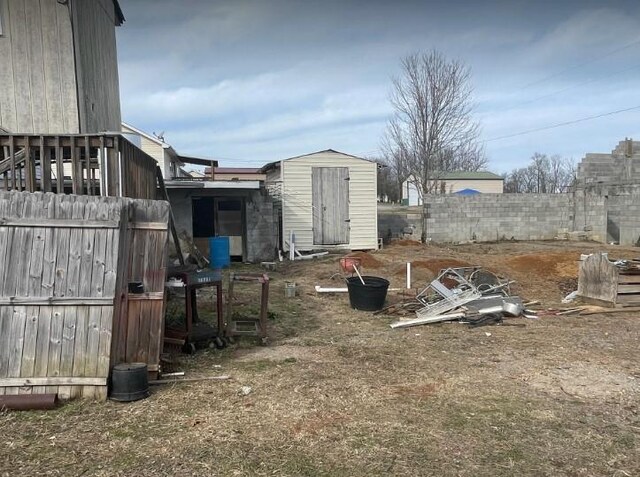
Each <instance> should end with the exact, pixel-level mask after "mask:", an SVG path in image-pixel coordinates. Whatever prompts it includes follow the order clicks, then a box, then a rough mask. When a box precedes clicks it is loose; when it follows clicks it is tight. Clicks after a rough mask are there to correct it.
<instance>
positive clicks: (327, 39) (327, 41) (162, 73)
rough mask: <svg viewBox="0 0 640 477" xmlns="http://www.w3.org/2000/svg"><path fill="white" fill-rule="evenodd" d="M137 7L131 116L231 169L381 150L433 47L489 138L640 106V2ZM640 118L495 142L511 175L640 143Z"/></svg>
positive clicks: (122, 52)
mask: <svg viewBox="0 0 640 477" xmlns="http://www.w3.org/2000/svg"><path fill="white" fill-rule="evenodd" d="M121 4H122V7H123V9H124V12H125V16H126V17H127V22H126V23H125V24H124V25H123V27H121V28H119V29H118V48H119V58H120V77H121V93H122V103H123V115H124V118H125V120H127V121H130V122H132V123H133V124H135V125H137V126H138V127H141V128H143V129H146V130H150V131H151V130H165V131H166V137H167V140H168V141H169V142H171V143H172V144H173V145H174V146H175V147H176V148H177V149H178V150H180V151H182V152H184V153H191V154H203V155H207V156H209V157H221V158H229V160H228V161H223V163H226V164H227V165H230V164H232V161H231V160H230V159H239V160H240V161H238V163H243V164H244V163H247V164H249V163H255V164H259V163H262V162H264V161H267V160H272V159H277V158H278V157H289V156H293V155H296V154H301V153H306V152H310V151H313V150H317V149H324V148H327V147H333V148H336V149H340V150H344V151H345V152H350V153H353V154H364V153H367V154H371V153H375V151H376V150H377V149H378V146H379V143H380V136H381V134H382V132H383V130H384V124H385V118H386V117H387V115H388V114H389V112H390V105H389V103H388V100H387V98H388V92H389V88H390V78H391V76H392V75H394V74H397V73H398V66H399V59H400V58H401V57H402V56H403V55H405V54H407V53H409V52H412V51H417V50H426V49H429V48H438V49H441V50H442V51H443V52H445V53H446V54H447V55H450V56H452V57H456V58H458V59H461V60H463V61H465V62H467V63H468V64H469V65H470V67H471V68H472V71H473V74H474V85H475V91H476V99H477V104H478V106H477V114H478V117H479V118H480V119H481V120H482V124H483V134H484V138H485V139H488V138H492V137H497V136H503V135H508V134H512V133H514V132H518V131H522V130H527V129H533V128H536V127H540V126H545V125H548V124H555V123H559V122H562V121H566V120H571V119H576V118H578V117H582V116H590V115H593V114H598V113H602V112H606V111H611V110H615V109H622V108H623V107H629V106H633V105H640V88H638V86H639V84H638V83H639V78H640V76H639V75H638V73H639V72H640V70H637V69H635V70H634V69H632V67H633V66H634V64H637V65H639V66H640V48H639V46H640V44H639V45H635V48H634V47H628V48H626V49H622V50H620V51H617V52H615V53H611V52H612V51H613V50H616V49H619V48H620V47H622V46H624V45H627V44H629V43H631V42H633V41H636V40H638V39H640V6H639V5H638V4H637V2H635V1H632V0H630V1H627V2H623V1H619V2H607V6H606V8H602V2H599V1H595V0H594V1H591V0H585V1H579V2H578V1H576V2H572V1H563V2H550V1H549V2H544V1H542V2H541V1H537V2H527V1H524V0H521V1H504V2H493V3H488V2H471V1H468V2H418V1H401V2H384V1H366V2H365V1H351V2H345V1H343V2H338V1H323V2H320V1H293V0H274V1H269V2H265V1H257V0H255V1H216V2H210V1H195V0H188V1H181V2H175V1H169V0H156V1H150V0H149V1H147V0H129V1H127V0H121ZM610 53H611V54H610ZM572 67H573V68H572ZM605 77H606V78H605ZM544 78H549V79H548V80H546V81H542V82H539V83H536V81H537V80H540V79H544ZM587 80H592V81H591V82H588V83H586V84H581V83H585V81H587ZM531 83H535V84H531ZM561 90H564V91H562V92H561V93H558V91H561ZM639 118H640V112H635V113H627V114H624V115H620V116H612V117H609V118H606V119H605V118H603V119H600V120H596V121H593V122H588V123H581V124H580V125H575V126H570V127H567V128H558V129H554V130H551V131H546V132H541V133H536V134H532V135H529V136H520V137H518V138H512V139H508V140H502V141H495V142H489V143H487V146H486V148H487V153H488V155H489V158H490V160H491V165H492V167H493V168H494V169H496V170H498V171H504V170H507V169H509V168H512V167H515V166H518V165H520V164H522V163H523V162H525V161H526V160H527V158H528V157H529V156H530V155H531V154H532V153H533V152H534V151H543V152H548V153H561V154H565V155H569V156H574V157H576V158H579V157H581V156H582V155H583V154H584V153H585V152H587V151H599V150H603V151H607V150H610V149H611V148H612V147H613V146H614V145H615V143H616V142H617V141H618V140H619V139H621V138H623V137H624V136H631V135H634V134H635V135H636V136H637V137H640V130H639V128H640V126H638V124H639V123H640V121H638V119H639Z"/></svg>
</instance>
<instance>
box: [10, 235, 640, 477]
mask: <svg viewBox="0 0 640 477" xmlns="http://www.w3.org/2000/svg"><path fill="white" fill-rule="evenodd" d="M606 249H607V247H605V246H601V245H596V244H591V243H579V244H578V243H562V242H537V243H512V242H505V243H496V244H474V245H465V246H456V247H448V248H446V247H437V246H429V247H423V246H421V245H415V244H406V243H405V244H404V245H402V242H401V243H400V244H396V245H394V246H391V247H389V248H386V249H385V250H382V251H380V252H376V253H372V254H367V255H364V256H363V257H364V258H363V260H364V266H365V272H366V273H367V274H371V275H378V276H384V277H387V278H389V279H390V280H391V282H392V286H397V287H401V286H403V285H404V267H405V265H404V264H405V262H406V261H407V260H411V261H412V262H413V264H414V283H415V284H418V283H421V284H424V283H426V281H427V280H429V279H431V278H432V277H433V276H434V275H435V274H436V273H437V271H438V269H439V268H442V267H443V266H448V265H461V264H472V265H482V266H485V267H486V268H488V269H489V270H491V271H493V272H496V273H500V274H503V275H504V276H508V277H509V278H511V279H513V280H517V282H518V283H517V284H516V285H514V287H513V289H512V291H513V292H514V293H518V294H520V295H521V296H522V297H524V298H525V299H528V300H541V301H542V305H541V306H538V307H537V309H540V310H542V309H545V308H548V307H554V306H558V305H559V301H560V299H561V298H562V297H563V296H564V295H565V294H566V293H568V292H569V291H571V290H572V289H574V288H575V284H576V281H577V267H578V265H577V259H578V258H579V255H580V253H589V252H593V251H598V250H606ZM609 252H610V256H612V257H620V258H632V257H637V256H640V250H639V249H624V248H620V247H615V248H613V247H610V248H609ZM338 258H339V257H338V256H332V257H330V258H328V259H325V260H322V261H311V262H300V263H294V264H285V265H283V266H282V268H281V269H279V270H278V271H277V272H275V273H272V274H271V275H272V279H273V281H272V290H271V291H272V294H271V298H272V299H271V311H272V319H271V320H270V336H271V340H270V344H269V346H266V347H259V346H255V345H254V344H253V343H250V342H242V343H239V344H237V345H234V346H233V347H231V348H228V349H226V350H223V351H216V350H204V351H200V352H199V353H198V354H196V355H195V356H192V357H188V356H182V357H181V358H180V362H179V364H178V365H177V366H176V367H177V368H179V369H183V370H186V371H187V373H188V374H189V375H190V376H198V375H212V374H228V375H230V376H231V379H229V380H227V381H221V382H211V381H208V382H200V383H189V384H187V383H183V384H178V385H172V386H163V387H157V388H156V389H154V390H153V391H154V392H153V394H152V396H151V397H150V398H148V399H146V400H143V401H139V402H136V403H132V404H119V403H115V402H106V403H87V402H72V403H69V404H67V405H65V406H63V407H61V408H60V409H58V410H55V411H49V412H21V413H17V412H14V413H4V414H0V475H3V476H4V475H6V476H14V475H29V476H31V475H63V476H73V475H104V476H112V475H122V476H125V475H127V476H131V475H133V476H138V475H141V476H144V475H149V476H151V475H154V476H156V475H221V476H244V475H259V476H267V475H268V476H274V475H275V476H320V475H330V476H373V475H400V476H418V475H425V476H429V475H437V476H449V475H451V476H474V477H475V476H513V475H535V476H539V475H547V476H557V475H568V476H604V475H608V476H634V475H640V452H638V444H639V442H640V415H639V414H638V397H639V391H640V368H639V366H638V345H639V344H640V343H639V339H640V319H639V317H638V316H637V315H636V314H633V313H623V314H611V315H591V316H582V317H581V316H572V315H568V316H547V317H542V318H540V319H539V320H524V319H522V320H521V321H520V322H523V323H525V324H526V326H525V327H507V326H491V327H483V328H477V329H470V328H467V327H466V326H464V325H461V324H438V325H429V326H422V327H415V328H409V329H404V330H391V329H390V328H389V327H388V325H389V323H390V322H392V321H394V320H395V318H394V317H389V316H373V315H372V314H370V313H365V312H357V311H353V310H351V309H350V308H349V304H348V298H347V297H346V295H330V296H327V295H324V296H319V295H316V293H315V292H314V289H313V286H314V285H316V284H321V285H325V286H342V283H341V282H340V280H339V279H334V280H330V278H329V277H330V276H331V275H332V274H334V273H336V272H338V271H339V270H338V263H337V262H338ZM285 280H290V281H295V282H296V283H297V284H298V291H299V295H298V296H297V297H296V298H293V299H285V298H284V281H285ZM389 299H390V300H391V301H393V300H399V299H401V297H399V296H398V294H397V293H396V294H391V295H390V297H389ZM249 301H250V300H249ZM243 386H249V387H251V392H250V393H249V394H248V395H242V393H241V392H240V390H241V388H242V387H243Z"/></svg>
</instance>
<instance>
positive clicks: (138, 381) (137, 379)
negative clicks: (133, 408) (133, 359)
mask: <svg viewBox="0 0 640 477" xmlns="http://www.w3.org/2000/svg"><path fill="white" fill-rule="evenodd" d="M148 396H149V377H148V375H147V365H146V364H145V363H122V364H116V365H115V366H114V367H113V371H112V372H111V394H110V395H109V398H110V399H113V400H114V401H122V402H129V401H137V400H138V399H144V398H146V397H148Z"/></svg>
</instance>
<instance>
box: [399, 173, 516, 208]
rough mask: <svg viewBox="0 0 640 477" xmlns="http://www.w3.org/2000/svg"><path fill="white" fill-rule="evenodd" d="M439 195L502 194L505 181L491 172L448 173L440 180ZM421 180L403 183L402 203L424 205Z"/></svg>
mask: <svg viewBox="0 0 640 477" xmlns="http://www.w3.org/2000/svg"><path fill="white" fill-rule="evenodd" d="M438 182H439V184H438V187H437V188H436V191H435V193H437V194H462V195H472V194H502V193H503V192H504V179H503V178H502V177H501V176H499V175H497V174H494V173H493V172H489V171H475V172H474V171H459V172H447V173H445V174H444V175H443V176H442V177H441V178H440V179H439V181H438ZM419 188H420V186H419V180H416V179H415V177H413V176H411V177H409V178H408V179H407V180H406V181H404V182H403V183H402V203H403V204H405V205H422V194H421V193H420V192H419Z"/></svg>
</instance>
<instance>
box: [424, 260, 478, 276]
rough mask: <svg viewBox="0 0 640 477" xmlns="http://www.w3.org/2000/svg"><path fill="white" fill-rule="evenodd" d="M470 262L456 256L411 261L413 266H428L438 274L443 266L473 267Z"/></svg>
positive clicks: (427, 267)
mask: <svg viewBox="0 0 640 477" xmlns="http://www.w3.org/2000/svg"><path fill="white" fill-rule="evenodd" d="M471 266H472V265H471V264H470V263H469V262H465V261H462V260H456V259H455V258H434V259H431V260H416V261H415V262H411V268H426V269H427V270H431V271H432V272H433V273H434V274H437V273H438V272H439V271H440V270H442V269H443V268H454V267H471Z"/></svg>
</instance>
